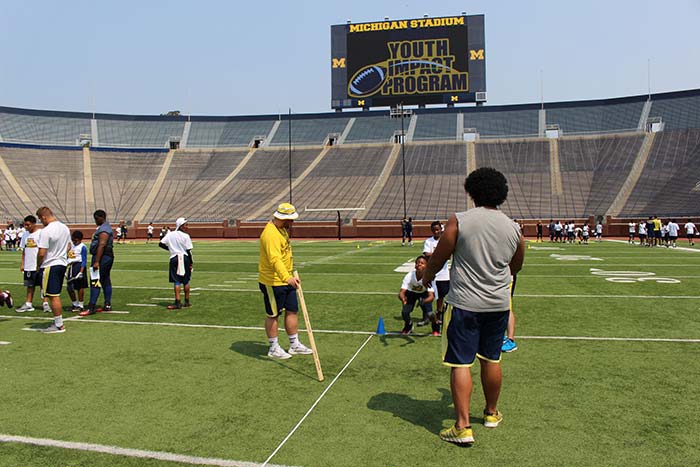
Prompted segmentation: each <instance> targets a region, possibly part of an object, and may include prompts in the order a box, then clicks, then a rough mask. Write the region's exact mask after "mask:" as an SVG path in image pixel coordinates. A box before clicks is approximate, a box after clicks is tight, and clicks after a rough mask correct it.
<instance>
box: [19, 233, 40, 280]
mask: <svg viewBox="0 0 700 467" xmlns="http://www.w3.org/2000/svg"><path fill="white" fill-rule="evenodd" d="M40 235H41V229H36V230H35V231H34V232H31V233H30V232H29V231H28V230H27V231H25V232H24V235H23V236H22V240H20V242H19V247H20V248H22V249H23V251H24V265H23V266H24V270H25V271H36V256H37V254H38V253H39V246H38V244H39V236H40Z"/></svg>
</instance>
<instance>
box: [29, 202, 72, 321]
mask: <svg viewBox="0 0 700 467" xmlns="http://www.w3.org/2000/svg"><path fill="white" fill-rule="evenodd" d="M36 216H37V217H38V218H39V220H40V221H41V223H42V224H43V225H44V228H43V229H42V231H41V235H40V236H39V243H38V246H39V253H38V254H37V265H38V266H39V267H40V268H41V274H42V277H41V282H42V285H43V289H44V295H45V296H47V297H49V304H50V305H51V311H52V312H53V318H54V322H53V324H52V325H51V326H49V327H48V328H46V329H43V330H42V332H45V333H58V332H64V331H65V330H66V329H65V327H64V326H63V308H62V307H61V289H62V288H63V279H64V278H65V276H66V267H67V266H68V248H69V245H70V243H71V241H70V230H69V229H68V227H66V226H65V225H64V224H63V223H61V222H59V221H58V220H57V219H56V217H55V216H54V215H53V212H52V211H51V209H49V208H47V207H46V206H44V207H41V208H39V209H38V210H37V211H36Z"/></svg>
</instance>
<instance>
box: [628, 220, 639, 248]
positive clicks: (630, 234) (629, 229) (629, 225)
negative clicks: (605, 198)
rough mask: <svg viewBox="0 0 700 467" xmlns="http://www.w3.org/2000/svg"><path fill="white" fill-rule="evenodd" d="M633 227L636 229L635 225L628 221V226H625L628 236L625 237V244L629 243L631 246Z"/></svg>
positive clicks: (632, 242)
mask: <svg viewBox="0 0 700 467" xmlns="http://www.w3.org/2000/svg"><path fill="white" fill-rule="evenodd" d="M635 227H637V224H635V223H634V222H632V221H630V222H629V224H627V228H628V233H629V235H628V237H627V243H631V244H632V245H634V232H635Z"/></svg>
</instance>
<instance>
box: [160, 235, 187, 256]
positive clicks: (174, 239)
mask: <svg viewBox="0 0 700 467" xmlns="http://www.w3.org/2000/svg"><path fill="white" fill-rule="evenodd" d="M160 242H161V243H162V244H163V245H165V246H167V247H168V250H169V251H170V257H171V258H172V257H174V256H177V255H179V254H185V255H186V254H187V250H191V249H192V239H191V238H190V236H189V235H187V234H186V233H185V232H182V231H181V230H173V231H172V232H169V233H168V234H166V235H165V237H163V240H161V241H160Z"/></svg>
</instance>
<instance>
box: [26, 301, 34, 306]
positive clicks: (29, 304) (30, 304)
mask: <svg viewBox="0 0 700 467" xmlns="http://www.w3.org/2000/svg"><path fill="white" fill-rule="evenodd" d="M24 304H25V305H27V306H32V302H24Z"/></svg>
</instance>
